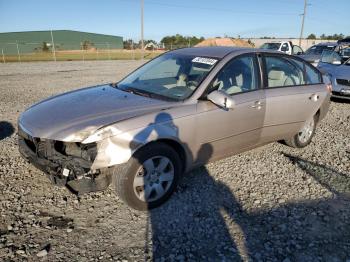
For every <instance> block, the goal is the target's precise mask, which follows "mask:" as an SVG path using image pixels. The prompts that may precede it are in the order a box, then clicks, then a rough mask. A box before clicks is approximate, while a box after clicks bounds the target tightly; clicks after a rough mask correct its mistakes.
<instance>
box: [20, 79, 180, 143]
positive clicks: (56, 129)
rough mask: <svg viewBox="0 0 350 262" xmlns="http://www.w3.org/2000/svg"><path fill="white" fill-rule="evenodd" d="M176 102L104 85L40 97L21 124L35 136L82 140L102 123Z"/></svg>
mask: <svg viewBox="0 0 350 262" xmlns="http://www.w3.org/2000/svg"><path fill="white" fill-rule="evenodd" d="M174 104H176V103H173V102H167V101H163V100H157V99H152V98H148V97H143V96H139V95H135V94H131V93H127V92H124V91H121V90H118V89H116V88H113V87H111V86H110V85H102V86H96V87H90V88H85V89H80V90H76V91H72V92H69V93H65V94H62V95H58V96H54V97H51V98H48V99H46V100H44V101H41V102H39V103H37V104H35V105H33V106H32V107H30V108H29V109H27V110H26V111H25V112H24V113H23V114H22V115H21V117H20V119H19V125H20V128H22V129H23V131H24V132H26V133H28V134H29V135H31V136H32V137H40V138H46V139H53V140H60V141H70V142H80V141H82V140H83V139H85V138H86V137H88V136H89V135H90V134H92V133H93V132H95V131H96V130H97V129H99V128H101V127H103V126H107V125H110V124H112V123H116V122H119V121H122V120H125V119H129V118H132V117H136V116H140V115H143V114H147V113H151V112H155V111H158V110H162V109H166V108H169V107H171V105H174Z"/></svg>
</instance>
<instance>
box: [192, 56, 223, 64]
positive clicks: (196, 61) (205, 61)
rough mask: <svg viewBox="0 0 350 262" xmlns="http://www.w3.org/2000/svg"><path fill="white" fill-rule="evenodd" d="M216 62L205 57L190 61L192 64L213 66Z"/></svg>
mask: <svg viewBox="0 0 350 262" xmlns="http://www.w3.org/2000/svg"><path fill="white" fill-rule="evenodd" d="M217 61H218V60H216V59H213V58H206V57H195V58H193V59H192V62H193V63H202V64H207V65H214V64H215V63H216V62H217Z"/></svg>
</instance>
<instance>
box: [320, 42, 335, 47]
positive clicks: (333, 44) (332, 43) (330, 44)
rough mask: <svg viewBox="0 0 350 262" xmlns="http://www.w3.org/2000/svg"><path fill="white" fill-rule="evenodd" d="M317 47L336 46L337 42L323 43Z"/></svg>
mask: <svg viewBox="0 0 350 262" xmlns="http://www.w3.org/2000/svg"><path fill="white" fill-rule="evenodd" d="M317 45H318V46H324V45H326V46H337V45H338V43H337V42H323V43H318V44H317Z"/></svg>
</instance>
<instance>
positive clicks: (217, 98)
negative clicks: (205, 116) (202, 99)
mask: <svg viewBox="0 0 350 262" xmlns="http://www.w3.org/2000/svg"><path fill="white" fill-rule="evenodd" d="M207 99H208V100H209V101H211V102H213V103H214V104H215V105H217V106H219V107H222V108H224V109H226V110H229V109H233V108H234V106H235V101H234V100H233V98H232V97H231V96H229V95H228V94H226V93H225V92H222V91H218V90H215V91H213V92H211V93H210V94H209V95H208V96H207Z"/></svg>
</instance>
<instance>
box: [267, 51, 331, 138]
mask: <svg viewBox="0 0 350 262" xmlns="http://www.w3.org/2000/svg"><path fill="white" fill-rule="evenodd" d="M263 64H264V76H265V78H264V79H265V81H264V82H265V83H264V85H265V97H266V114H265V121H264V129H263V132H262V140H263V141H264V142H269V141H274V140H278V139H283V138H288V137H290V136H292V135H295V134H296V133H297V132H299V130H300V128H301V127H302V125H303V123H304V122H305V121H306V120H307V119H309V118H310V117H312V116H313V115H315V114H316V112H317V111H318V109H319V108H320V106H321V104H322V101H323V100H324V99H325V98H326V95H327V92H326V88H325V86H324V84H322V76H321V74H320V73H319V72H318V70H317V69H315V68H314V67H313V66H310V65H309V64H308V63H305V62H304V61H302V60H299V59H297V58H294V57H291V56H285V55H275V54H265V55H264V56H263Z"/></svg>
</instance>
